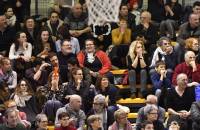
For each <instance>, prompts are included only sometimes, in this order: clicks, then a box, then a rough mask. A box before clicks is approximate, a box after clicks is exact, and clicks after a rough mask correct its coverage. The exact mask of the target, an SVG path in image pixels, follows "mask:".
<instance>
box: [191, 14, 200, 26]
mask: <svg viewBox="0 0 200 130" xmlns="http://www.w3.org/2000/svg"><path fill="white" fill-rule="evenodd" d="M189 23H190V26H191V27H192V28H196V27H198V26H199V15H198V14H195V13H192V14H190V17H189Z"/></svg>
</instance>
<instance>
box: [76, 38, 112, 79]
mask: <svg viewBox="0 0 200 130" xmlns="http://www.w3.org/2000/svg"><path fill="white" fill-rule="evenodd" d="M77 59H78V61H79V65H80V67H82V68H83V69H84V71H86V72H87V73H89V75H90V76H91V77H92V78H96V77H97V76H98V75H100V74H101V75H103V74H106V75H107V76H108V77H109V79H110V78H111V77H112V74H111V73H110V72H109V71H110V69H111V61H110V59H109V57H108V56H107V54H106V53H105V52H103V51H101V50H96V49H95V41H94V40H92V39H87V40H86V41H85V50H82V51H80V52H79V53H78V54H77Z"/></svg>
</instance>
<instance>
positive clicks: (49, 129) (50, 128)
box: [47, 126, 55, 130]
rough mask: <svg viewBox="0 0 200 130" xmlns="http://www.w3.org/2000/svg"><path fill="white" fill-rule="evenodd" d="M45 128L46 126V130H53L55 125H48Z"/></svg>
mask: <svg viewBox="0 0 200 130" xmlns="http://www.w3.org/2000/svg"><path fill="white" fill-rule="evenodd" d="M47 128H48V130H54V129H55V126H48V127H47Z"/></svg>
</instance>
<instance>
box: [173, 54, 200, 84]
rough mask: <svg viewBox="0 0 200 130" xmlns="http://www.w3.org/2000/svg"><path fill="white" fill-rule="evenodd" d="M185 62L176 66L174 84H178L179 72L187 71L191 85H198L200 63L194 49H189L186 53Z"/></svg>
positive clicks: (199, 80)
mask: <svg viewBox="0 0 200 130" xmlns="http://www.w3.org/2000/svg"><path fill="white" fill-rule="evenodd" d="M184 59H185V62H183V63H180V64H178V65H177V66H176V68H175V70H174V74H173V77H172V84H173V85H176V84H177V83H176V79H177V76H178V74H180V73H185V74H186V75H187V77H188V80H189V81H188V82H189V83H190V84H189V86H196V85H198V84H199V83H200V64H197V63H196V62H195V60H196V56H195V53H194V52H193V51H187V52H186V53H185V58H184Z"/></svg>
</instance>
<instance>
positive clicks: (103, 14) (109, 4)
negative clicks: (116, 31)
mask: <svg viewBox="0 0 200 130" xmlns="http://www.w3.org/2000/svg"><path fill="white" fill-rule="evenodd" d="M86 4H87V8H88V19H89V20H88V25H91V24H95V25H103V24H104V23H106V22H118V21H119V19H118V16H119V7H120V4H121V0H86Z"/></svg>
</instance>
